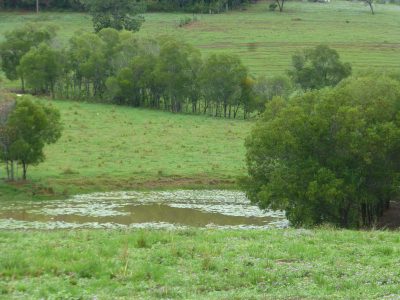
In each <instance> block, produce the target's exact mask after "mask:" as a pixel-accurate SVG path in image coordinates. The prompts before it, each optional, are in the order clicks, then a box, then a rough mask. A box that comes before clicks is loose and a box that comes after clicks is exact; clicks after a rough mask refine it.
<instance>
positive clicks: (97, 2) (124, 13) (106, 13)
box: [85, 0, 146, 32]
mask: <svg viewBox="0 0 400 300" xmlns="http://www.w3.org/2000/svg"><path fill="white" fill-rule="evenodd" d="M85 6H86V7H87V8H88V9H89V13H90V15H91V16H92V20H93V27H94V30H95V32H99V31H100V30H102V29H103V28H114V29H116V30H123V29H125V30H129V31H138V30H139V29H140V27H141V25H142V23H143V22H144V17H143V16H141V15H140V14H142V13H144V12H145V9H146V6H145V3H144V1H129V0H87V1H85Z"/></svg>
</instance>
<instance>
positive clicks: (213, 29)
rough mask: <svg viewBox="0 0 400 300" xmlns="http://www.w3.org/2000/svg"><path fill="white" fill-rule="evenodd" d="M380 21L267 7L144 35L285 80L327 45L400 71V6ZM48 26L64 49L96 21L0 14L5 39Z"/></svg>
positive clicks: (342, 10) (306, 7) (346, 8)
mask: <svg viewBox="0 0 400 300" xmlns="http://www.w3.org/2000/svg"><path fill="white" fill-rule="evenodd" d="M376 12H377V13H376V15H374V16H373V15H371V14H370V12H369V8H368V7H366V6H364V5H363V4H362V3H360V2H349V1H333V2H331V3H326V4H322V3H308V2H306V3H304V2H287V3H286V4H285V11H284V12H283V13H278V12H274V13H273V12H269V11H268V3H267V2H264V1H261V2H260V3H259V4H256V5H252V6H250V7H249V9H248V10H246V11H234V12H230V13H226V14H221V15H199V16H198V19H199V21H197V22H195V23H193V24H190V25H188V26H185V27H182V28H180V27H179V26H178V24H179V21H180V19H182V18H183V17H184V16H191V15H185V14H181V13H149V14H146V16H145V17H146V22H145V24H144V26H143V28H142V30H141V31H140V32H139V33H138V35H139V36H143V37H151V38H154V37H157V36H159V35H171V36H175V37H178V38H180V39H182V40H184V41H187V42H189V43H191V44H193V45H194V46H196V47H199V48H200V49H201V50H202V52H203V53H204V54H209V53H212V52H221V51H224V52H231V53H236V54H238V55H239V56H240V57H241V58H242V59H243V61H244V63H245V64H246V65H247V66H248V67H249V68H250V70H251V72H252V73H253V74H256V75H258V74H265V75H267V76H271V75H275V74H282V73H284V72H285V70H286V69H288V68H289V67H290V63H291V56H292V55H293V54H294V53H295V52H296V51H297V50H299V49H303V48H304V47H311V46H315V45H318V44H321V43H324V44H328V45H329V46H331V47H333V48H335V49H337V50H338V52H339V53H340V54H341V56H342V58H343V60H344V61H347V62H350V63H352V65H353V66H354V69H355V70H356V71H357V70H362V69H365V68H369V67H382V68H388V67H390V68H400V63H399V61H400V41H399V31H398V30H399V28H400V6H396V5H389V4H387V5H379V4H377V5H376ZM28 21H30V22H32V21H45V22H48V23H52V24H56V25H57V26H58V27H59V36H60V40H61V43H66V41H67V40H68V39H69V38H70V37H71V36H72V35H73V33H74V32H75V31H76V30H86V31H90V30H92V29H91V21H90V17H89V16H88V15H85V14H81V13H42V14H41V15H40V16H39V17H37V16H35V14H33V13H27V12H24V13H9V12H7V13H5V12H3V13H0V40H1V37H2V35H3V33H4V32H5V31H7V30H10V29H13V28H15V27H17V26H20V25H21V24H23V23H25V22H28Z"/></svg>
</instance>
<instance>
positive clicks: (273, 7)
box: [268, 3, 278, 11]
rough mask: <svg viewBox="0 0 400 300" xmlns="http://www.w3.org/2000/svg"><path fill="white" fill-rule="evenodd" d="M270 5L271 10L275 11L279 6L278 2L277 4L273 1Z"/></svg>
mask: <svg viewBox="0 0 400 300" xmlns="http://www.w3.org/2000/svg"><path fill="white" fill-rule="evenodd" d="M268 7H269V10H270V11H275V10H276V8H277V7H278V4H276V3H271V4H270V5H269V6H268Z"/></svg>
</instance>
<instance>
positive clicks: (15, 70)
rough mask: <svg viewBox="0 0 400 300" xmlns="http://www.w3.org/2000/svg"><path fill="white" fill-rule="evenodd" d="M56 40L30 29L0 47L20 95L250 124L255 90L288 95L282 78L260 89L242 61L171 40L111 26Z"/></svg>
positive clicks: (11, 36) (4, 65) (42, 29)
mask: <svg viewBox="0 0 400 300" xmlns="http://www.w3.org/2000/svg"><path fill="white" fill-rule="evenodd" d="M53 37H54V35H53V31H52V28H47V27H41V26H36V27H34V26H30V25H26V26H24V27H23V28H19V29H17V30H15V31H12V32H10V33H8V34H7V35H6V40H5V41H4V42H3V43H2V44H0V57H1V58H2V69H3V70H4V72H5V74H6V76H7V77H8V78H9V79H11V80H12V79H16V78H19V79H20V80H21V86H22V90H25V88H30V89H31V91H32V92H33V93H36V94H41V93H46V94H47V93H50V94H51V95H52V96H53V97H55V95H57V96H60V97H63V98H72V99H84V100H89V99H92V100H94V101H97V102H111V103H116V104H125V105H130V106H134V107H149V108H157V109H163V110H166V111H172V112H189V111H190V112H192V113H203V114H210V115H214V116H223V117H229V118H231V117H232V118H236V117H238V116H239V115H241V116H242V117H243V118H246V116H247V115H248V114H249V113H250V112H252V111H254V110H256V109H257V108H260V107H262V106H263V102H264V101H265V100H266V99H264V98H263V97H265V96H266V95H265V92H263V94H260V95H259V97H257V95H256V93H255V92H256V91H261V90H265V89H267V93H268V95H269V97H270V98H271V97H272V96H273V95H274V94H278V95H282V94H287V90H285V88H286V87H287V85H285V84H281V81H280V80H278V81H265V80H264V79H263V80H261V81H259V82H258V83H257V86H258V87H259V88H258V89H254V85H255V81H254V80H253V79H252V78H251V77H250V76H249V75H248V71H247V69H246V68H245V67H244V66H243V65H242V63H241V61H240V59H239V57H237V56H234V55H230V54H214V55H211V56H210V57H208V58H207V59H205V60H204V61H203V60H202V58H201V55H200V52H199V51H198V50H196V49H194V48H193V47H191V46H190V45H188V44H186V43H183V42H178V41H176V40H173V39H171V38H168V37H162V38H160V39H159V40H152V39H138V38H136V37H135V35H134V34H133V33H131V32H128V31H122V32H118V31H117V30H115V29H111V28H105V29H102V30H101V31H100V32H99V33H98V34H95V33H84V34H76V35H75V36H74V37H73V38H72V39H71V40H70V43H69V47H68V48H67V49H62V50H60V49H57V48H55V47H52V46H51V42H52V40H53ZM274 83H276V84H277V85H278V86H279V88H276V87H275V86H273V84H274ZM260 85H264V89H262V88H261V87H260ZM257 101H261V104H258V103H257Z"/></svg>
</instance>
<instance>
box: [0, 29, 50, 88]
mask: <svg viewBox="0 0 400 300" xmlns="http://www.w3.org/2000/svg"><path fill="white" fill-rule="evenodd" d="M54 37H55V28H54V27H49V26H46V27H45V26H42V25H38V24H26V25H24V26H22V27H20V28H17V29H15V30H13V31H10V32H7V33H6V34H5V40H4V42H2V43H1V44H0V57H1V68H2V70H3V71H4V73H5V75H6V77H7V78H8V79H10V80H15V79H18V78H20V79H21V85H22V89H24V77H23V76H21V75H20V74H18V71H17V70H18V66H19V64H20V60H21V58H22V57H23V56H24V55H25V54H26V53H28V52H29V50H31V48H32V47H38V46H39V45H40V44H41V43H50V42H51V41H52V39H53V38H54Z"/></svg>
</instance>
